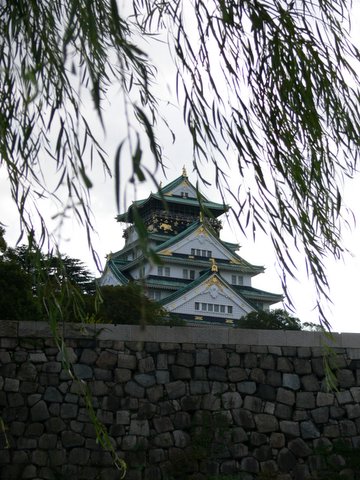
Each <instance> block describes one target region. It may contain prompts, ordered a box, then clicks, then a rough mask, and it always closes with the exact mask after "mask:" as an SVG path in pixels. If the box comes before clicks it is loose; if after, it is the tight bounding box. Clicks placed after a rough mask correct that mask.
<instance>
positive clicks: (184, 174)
mask: <svg viewBox="0 0 360 480" xmlns="http://www.w3.org/2000/svg"><path fill="white" fill-rule="evenodd" d="M182 176H183V177H186V178H187V176H188V174H187V171H186V168H185V165H184V166H183V169H182Z"/></svg>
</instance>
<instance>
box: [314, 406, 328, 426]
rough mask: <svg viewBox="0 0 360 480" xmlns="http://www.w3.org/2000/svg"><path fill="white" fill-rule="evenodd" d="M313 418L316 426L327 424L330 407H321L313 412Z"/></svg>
mask: <svg viewBox="0 0 360 480" xmlns="http://www.w3.org/2000/svg"><path fill="white" fill-rule="evenodd" d="M311 417H312V419H313V420H314V422H315V423H316V424H321V423H327V422H328V420H329V407H319V408H314V409H313V410H311Z"/></svg>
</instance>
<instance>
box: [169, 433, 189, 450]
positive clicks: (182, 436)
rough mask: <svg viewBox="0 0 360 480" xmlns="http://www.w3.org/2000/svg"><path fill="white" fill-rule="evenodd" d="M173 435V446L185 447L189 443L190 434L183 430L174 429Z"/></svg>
mask: <svg viewBox="0 0 360 480" xmlns="http://www.w3.org/2000/svg"><path fill="white" fill-rule="evenodd" d="M173 437H174V445H175V447H178V448H186V447H188V446H189V445H190V444H191V437H190V435H189V434H188V433H186V432H184V431H183V430H174V431H173Z"/></svg>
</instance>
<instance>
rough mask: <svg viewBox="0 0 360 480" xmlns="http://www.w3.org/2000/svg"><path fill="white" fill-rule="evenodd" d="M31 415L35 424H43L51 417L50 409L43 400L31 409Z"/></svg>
mask: <svg viewBox="0 0 360 480" xmlns="http://www.w3.org/2000/svg"><path fill="white" fill-rule="evenodd" d="M30 415H31V420H32V421H33V422H43V421H44V420H47V419H48V418H49V417H50V414H49V410H48V407H47V405H46V403H45V402H44V401H43V400H40V401H39V402H37V403H35V405H33V406H32V407H31V409H30Z"/></svg>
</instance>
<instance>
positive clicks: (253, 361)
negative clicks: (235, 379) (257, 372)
mask: <svg viewBox="0 0 360 480" xmlns="http://www.w3.org/2000/svg"><path fill="white" fill-rule="evenodd" d="M243 365H244V367H245V368H257V355H256V354H255V353H245V355H244V359H243Z"/></svg>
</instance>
